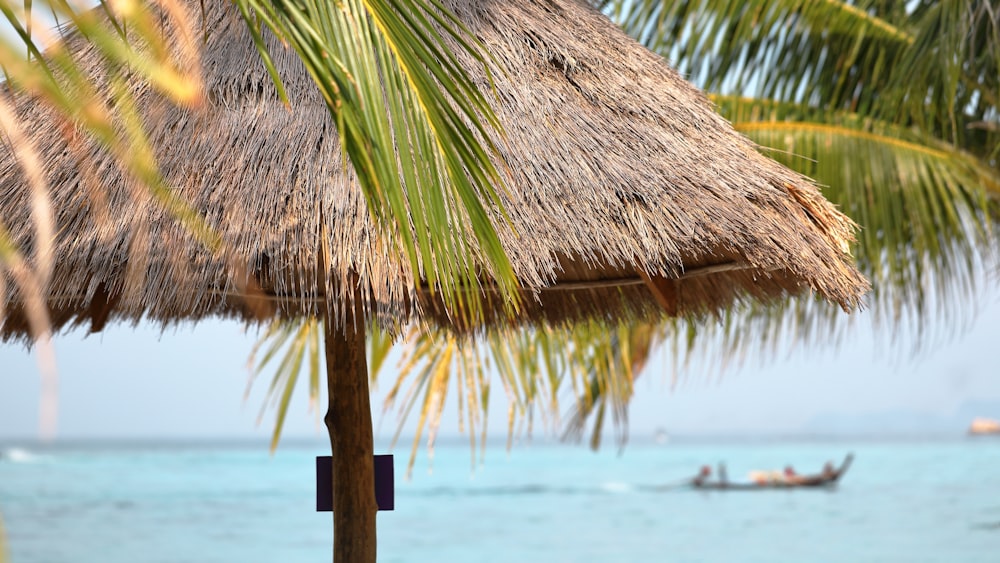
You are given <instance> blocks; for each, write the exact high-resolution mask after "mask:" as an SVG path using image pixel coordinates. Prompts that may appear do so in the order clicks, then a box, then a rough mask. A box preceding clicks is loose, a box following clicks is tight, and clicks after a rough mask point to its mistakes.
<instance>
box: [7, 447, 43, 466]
mask: <svg viewBox="0 0 1000 563" xmlns="http://www.w3.org/2000/svg"><path fill="white" fill-rule="evenodd" d="M39 459H41V456H39V455H37V454H33V453H31V452H29V451H28V450H25V449H22V448H7V449H6V450H0V460H3V461H10V462H13V463H33V462H36V461H38V460H39Z"/></svg>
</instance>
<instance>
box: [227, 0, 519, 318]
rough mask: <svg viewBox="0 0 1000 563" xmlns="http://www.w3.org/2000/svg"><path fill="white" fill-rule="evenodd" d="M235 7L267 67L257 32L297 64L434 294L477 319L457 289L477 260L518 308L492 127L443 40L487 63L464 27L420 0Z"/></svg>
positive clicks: (382, 216) (378, 211) (261, 2)
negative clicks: (503, 237)
mask: <svg viewBox="0 0 1000 563" xmlns="http://www.w3.org/2000/svg"><path fill="white" fill-rule="evenodd" d="M237 5H238V6H240V8H241V10H242V11H243V13H244V17H245V19H246V20H247V24H248V25H249V26H250V28H251V29H252V30H254V31H255V34H257V37H258V47H259V48H260V49H261V53H262V56H263V57H264V59H265V61H269V55H268V53H267V52H266V50H264V49H263V43H262V42H260V41H259V33H260V31H259V30H260V26H261V25H265V26H266V27H267V28H269V29H270V30H271V31H272V32H273V33H275V34H276V35H277V36H278V37H279V38H281V39H282V40H283V41H286V42H287V43H288V44H289V45H291V47H292V48H293V49H295V51H296V52H297V53H298V54H299V56H300V57H301V58H302V60H303V61H304V62H305V65H306V68H307V70H308V71H309V73H310V74H311V75H312V77H313V79H314V81H315V82H316V84H317V86H318V87H319V89H320V91H321V92H322V93H323V96H324V99H325V100H326V102H327V106H328V107H329V109H330V112H331V114H332V115H333V118H334V120H335V122H336V124H337V129H338V132H339V134H340V138H341V143H342V146H343V148H344V151H345V152H346V153H347V155H348V156H349V157H350V161H351V163H352V164H353V166H354V168H355V171H356V172H357V177H358V180H359V184H360V187H361V189H362V190H363V191H364V193H365V197H366V200H367V201H368V205H369V210H370V211H371V213H372V214H373V216H374V217H375V218H376V219H377V221H378V224H380V225H382V226H383V227H384V229H385V232H386V233H387V234H388V235H389V237H388V238H389V239H390V240H393V241H396V242H397V243H398V244H400V245H401V246H402V248H403V249H404V250H405V251H406V254H407V256H408V257H409V260H410V263H411V267H412V269H413V271H414V272H416V273H418V274H419V277H420V278H422V279H423V280H425V281H426V282H427V283H428V284H429V286H430V288H431V290H432V291H435V290H438V289H440V290H441V291H442V294H443V297H444V298H445V301H446V303H447V304H448V305H449V306H450V307H451V308H452V309H453V310H455V311H456V313H457V314H459V315H466V316H468V318H470V319H475V318H478V317H479V316H480V315H481V309H480V307H479V303H478V296H479V293H478V292H475V291H472V292H470V291H465V290H464V288H466V287H467V286H468V285H473V286H476V285H477V284H479V283H480V282H481V280H480V277H479V276H478V275H477V268H478V267H479V266H480V262H481V261H484V262H485V265H486V266H487V268H488V271H487V274H488V276H489V278H491V279H492V280H494V281H496V283H497V284H498V285H499V287H500V289H501V291H502V292H503V294H504V296H505V301H507V302H509V303H510V304H511V307H512V308H513V307H516V303H517V294H516V292H515V288H516V283H517V282H516V279H515V277H514V274H513V270H512V267H511V265H510V262H509V261H508V259H507V257H506V254H505V253H504V250H503V248H502V247H501V245H500V240H499V238H498V236H497V233H496V231H495V230H494V227H493V222H492V221H491V219H500V223H501V224H506V223H504V222H503V220H504V218H505V216H504V215H503V211H502V209H503V208H502V205H501V204H500V199H499V195H498V192H497V191H496V186H501V185H502V181H501V176H500V174H499V173H498V172H497V170H496V169H495V167H494V166H493V164H492V161H491V160H490V156H491V154H493V153H494V152H495V150H496V149H495V147H494V146H493V145H492V143H491V141H490V138H491V134H492V133H493V132H497V131H499V124H498V122H497V121H496V118H495V116H494V114H493V112H492V110H491V109H490V106H489V104H488V103H487V100H486V98H485V96H484V95H483V94H482V93H480V91H479V90H478V88H477V87H476V86H475V85H474V84H473V83H472V80H471V78H470V77H469V75H468V74H467V73H466V71H465V70H463V68H462V67H461V66H459V64H458V61H457V58H456V54H455V53H453V52H452V51H451V50H449V48H447V47H445V46H444V45H443V41H444V37H445V36H448V37H451V38H452V39H457V43H458V45H459V48H460V49H461V50H464V51H465V52H467V53H468V54H471V55H472V56H474V57H476V58H477V59H478V60H480V61H483V58H482V56H481V55H480V54H479V50H478V49H479V46H478V43H477V42H476V40H475V39H474V38H473V37H472V36H471V35H470V34H469V33H468V32H467V31H466V30H465V28H464V26H462V25H461V24H460V23H459V22H458V21H457V20H456V19H455V18H454V17H453V16H451V15H450V14H449V12H447V11H446V10H445V9H444V8H443V7H442V6H441V5H439V4H437V3H435V2H428V1H425V0H396V1H392V2H389V1H386V0H347V1H345V2H341V3H336V4H331V3H329V2H325V1H321V0H316V1H307V2H292V1H282V0H276V1H267V0H239V1H238V2H237ZM439 26H440V27H441V28H443V31H439ZM268 66H269V68H271V69H272V76H273V77H274V78H275V80H276V82H277V83H278V84H279V85H280V77H278V76H277V75H276V74H275V73H274V71H273V65H271V64H270V63H269V62H268ZM484 68H485V67H484ZM292 110H293V111H294V108H292ZM488 206H489V207H491V208H493V209H494V210H499V211H490V210H488V208H487V207H488ZM458 225H469V226H470V227H469V229H470V231H471V232H466V231H465V230H464V229H463V228H457V227H456V226H458ZM470 235H471V236H470ZM470 239H471V240H470ZM473 241H474V242H473ZM418 281H419V280H418Z"/></svg>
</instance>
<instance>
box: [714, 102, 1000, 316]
mask: <svg viewBox="0 0 1000 563" xmlns="http://www.w3.org/2000/svg"><path fill="white" fill-rule="evenodd" d="M715 101H716V103H717V104H718V106H719V109H720V111H721V112H722V113H723V115H725V116H726V117H727V118H728V119H730V120H731V121H732V122H733V124H734V125H735V127H736V128H737V130H739V131H741V132H743V133H744V134H746V135H748V136H749V137H750V138H751V139H753V140H754V141H755V142H757V143H758V144H759V145H761V146H762V147H765V150H766V149H767V148H770V149H774V151H773V152H770V151H769V156H771V157H772V158H775V159H777V160H779V161H781V162H783V163H785V164H786V165H788V166H789V167H791V168H793V169H795V170H798V171H800V172H802V173H803V174H806V175H808V176H810V177H812V178H814V179H816V180H817V182H819V183H820V184H821V185H822V186H824V188H823V194H824V196H826V197H827V198H828V199H830V200H831V201H833V202H834V203H837V204H838V205H840V206H841V208H842V209H843V210H844V211H845V212H846V213H847V214H848V215H849V216H851V217H853V218H854V219H855V220H856V221H857V222H858V223H860V224H861V225H862V229H861V231H860V233H859V235H858V244H857V246H856V249H855V256H856V257H857V259H858V261H859V264H860V266H861V268H862V271H864V272H865V273H866V275H868V276H869V277H870V279H872V281H873V286H874V292H873V296H872V300H871V305H872V307H873V309H874V311H875V313H876V317H877V318H878V317H881V318H884V319H890V320H892V321H898V320H900V319H904V318H908V319H909V320H910V321H911V323H912V325H913V327H918V326H922V325H924V324H925V321H926V320H927V319H928V313H929V311H928V305H929V304H930V303H938V304H940V303H956V302H958V303H960V302H962V300H963V297H964V296H968V295H971V294H972V293H973V291H974V280H975V279H976V277H977V276H976V272H977V270H978V269H979V268H980V266H981V263H982V261H986V262H987V263H989V262H992V261H993V260H995V258H996V255H995V251H994V248H995V245H994V242H995V240H994V239H995V236H994V235H995V233H994V222H993V219H992V213H991V209H992V208H993V206H994V205H995V203H994V200H993V199H992V198H991V197H990V195H989V194H991V193H992V194H994V196H996V195H1000V174H998V173H997V172H996V171H995V170H992V169H990V168H988V167H986V166H984V165H983V164H982V163H981V162H980V161H979V160H978V159H976V158H975V157H974V156H972V155H970V154H968V153H965V152H964V151H962V150H960V149H958V148H956V147H954V146H953V145H951V144H948V143H945V142H942V141H940V140H938V139H936V138H934V137H932V136H929V135H926V134H922V133H920V131H919V130H916V129H912V128H906V129H904V128H900V127H898V126H894V125H892V124H889V123H884V122H880V121H877V120H873V119H871V118H866V117H864V116H861V115H858V114H853V113H847V112H824V111H819V110H814V109H811V108H809V107H807V106H803V105H801V104H789V103H778V102H771V101H766V100H755V99H746V98H738V97H722V96H718V97H716V98H715ZM929 291H933V292H935V299H929V298H928V292H929Z"/></svg>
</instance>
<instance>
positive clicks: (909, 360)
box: [0, 294, 1000, 439]
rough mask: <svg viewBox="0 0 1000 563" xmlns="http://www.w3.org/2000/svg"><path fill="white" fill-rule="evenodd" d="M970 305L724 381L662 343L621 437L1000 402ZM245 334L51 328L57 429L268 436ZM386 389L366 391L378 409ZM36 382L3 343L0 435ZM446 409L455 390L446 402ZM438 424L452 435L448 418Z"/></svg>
mask: <svg viewBox="0 0 1000 563" xmlns="http://www.w3.org/2000/svg"><path fill="white" fill-rule="evenodd" d="M980 309H981V310H980V313H979V315H978V317H977V318H976V319H975V321H974V322H973V323H972V324H971V326H970V328H969V329H968V330H967V331H965V332H962V333H960V334H958V335H956V336H955V337H954V338H952V339H950V340H949V341H947V342H945V343H943V344H941V343H940V342H939V343H938V345H936V346H934V347H927V348H925V349H924V350H922V351H921V352H920V353H918V354H915V355H912V356H911V355H910V354H909V353H908V350H909V344H908V343H907V342H901V343H897V344H896V348H894V350H895V353H889V354H887V353H885V349H889V348H890V343H889V341H888V339H885V338H882V339H876V338H874V337H873V334H872V331H871V330H870V329H869V328H868V323H867V322H866V321H865V320H864V319H859V320H860V321H861V322H859V323H858V328H857V329H856V330H854V331H853V332H852V334H851V336H850V337H848V338H846V339H845V340H844V341H843V342H842V343H841V345H840V346H839V347H837V348H832V347H827V348H819V349H817V348H807V349H799V350H789V351H786V352H785V353H783V354H782V355H781V356H782V357H781V358H779V359H778V360H775V361H772V362H769V363H767V364H764V365H759V364H758V363H756V362H755V363H753V364H751V365H746V366H743V367H742V368H740V369H731V370H729V371H727V372H726V373H725V374H724V375H723V376H722V377H721V378H720V377H719V376H718V375H717V374H716V375H712V374H709V375H706V374H704V373H702V372H700V371H699V370H698V368H697V366H695V367H694V368H693V369H692V370H690V372H689V373H688V374H687V376H686V377H685V378H683V379H682V380H681V381H679V382H678V384H677V385H676V386H675V387H674V388H673V389H671V384H670V377H671V371H670V368H669V367H668V366H669V362H668V361H667V356H666V353H665V352H661V353H660V354H659V355H658V356H657V357H656V358H657V359H656V360H655V361H654V362H653V363H652V364H651V365H650V367H649V368H648V369H647V371H646V372H645V373H644V374H643V376H642V378H641V379H640V381H639V382H638V383H637V386H638V389H637V398H636V399H635V401H634V403H633V408H632V414H631V428H632V435H633V436H634V437H636V438H642V437H646V436H649V435H650V434H651V433H652V432H653V431H654V429H656V428H660V427H662V428H664V429H666V430H668V431H669V432H671V433H677V434H700V433H745V432H766V433H794V432H796V431H800V430H801V429H802V428H803V426H804V425H806V424H808V423H809V421H810V420H812V419H813V418H814V417H816V416H817V415H821V414H824V413H856V414H864V413H873V412H879V411H885V410H896V409H901V410H912V411H920V412H925V413H931V414H938V415H942V416H946V415H948V414H950V413H953V412H954V410H955V409H956V408H957V407H958V406H959V405H961V404H962V403H963V402H967V401H972V400H980V401H1000V373H998V372H1000V368H998V367H997V360H996V351H995V350H994V348H993V347H994V346H997V345H998V341H997V334H1000V331H998V330H997V329H998V328H1000V302H998V298H997V296H996V295H995V294H993V295H989V296H987V297H985V298H984V299H983V306H982V307H981V308H980ZM860 314H861V315H865V314H866V313H864V312H862V313H860ZM254 340H255V336H254V335H253V334H246V333H245V332H244V330H243V327H242V325H241V324H239V323H235V322H206V323H202V324H200V325H197V326H193V325H184V326H182V327H181V328H179V329H170V330H168V331H167V332H165V333H163V334H162V335H161V334H160V331H159V329H158V328H154V327H149V326H140V327H139V328H136V329H133V328H131V327H128V326H113V327H109V328H108V329H107V330H106V332H105V333H104V334H100V335H94V336H89V337H86V338H84V337H83V332H81V331H78V332H73V333H69V334H64V335H61V336H60V337H58V338H57V339H56V350H57V355H58V362H59V377H60V387H59V397H60V410H59V436H60V437H63V438H70V437H77V438H79V437H102V438H116V437H118V438H127V437H132V438H144V437H205V438H214V437H266V436H268V435H269V432H270V430H271V424H272V420H273V412H271V411H269V412H268V413H267V414H266V415H265V418H264V420H263V422H262V424H261V425H260V426H257V425H256V419H257V414H258V412H259V410H260V406H261V401H262V394H263V391H264V386H265V385H264V384H266V382H261V383H259V384H258V385H257V386H256V387H255V392H254V393H252V394H251V396H250V398H249V399H248V400H246V401H244V390H245V389H246V385H247V378H248V372H247V369H246V360H247V357H248V354H249V352H250V349H251V347H252V345H253V342H254ZM877 347H878V348H882V350H877V349H876V348H877ZM386 375H387V376H391V375H392V371H391V369H390V371H388V372H386ZM390 379H391V378H390V377H386V381H389V380H390ZM386 386H387V384H383V388H382V389H379V390H376V391H375V392H374V395H373V399H372V401H373V407H374V408H375V410H376V411H380V406H381V401H382V397H383V396H384V392H385V388H386ZM38 388H39V378H38V371H37V368H36V366H35V358H34V357H33V355H32V353H30V352H28V351H26V350H25V349H24V348H23V347H21V346H20V345H10V344H7V345H0V439H2V438H8V439H9V438H29V437H33V436H35V435H36V433H37V416H38V415H37V413H38ZM493 397H494V399H493V403H492V404H493V409H492V412H493V415H492V416H491V422H490V428H491V432H490V436H491V437H503V436H504V432H505V425H504V424H503V422H504V413H505V412H506V400H505V398H504V396H503V392H502V391H501V390H500V389H499V386H498V387H497V388H496V392H494V393H493ZM297 399H298V401H297V404H296V405H295V406H293V408H292V410H291V411H290V414H289V416H288V421H287V423H286V431H285V435H286V436H299V437H304V436H318V435H322V432H320V431H318V430H317V428H316V423H315V418H314V417H313V415H311V414H309V413H307V406H306V401H305V388H304V387H300V389H299V391H298V393H297ZM453 410H454V402H453V401H452V402H451V403H450V404H449V405H448V411H449V412H451V411H453ZM982 414H984V415H992V416H1000V413H982ZM379 420H380V417H379V416H378V415H376V425H377V428H376V432H377V435H379V436H381V437H383V438H385V437H389V436H390V435H391V433H392V431H393V430H394V429H395V424H396V420H397V419H396V417H395V415H394V414H390V415H387V416H386V417H385V418H384V419H383V420H382V422H381V425H380V426H378V425H379ZM443 432H444V433H447V434H454V433H456V432H457V426H456V424H455V422H454V417H453V416H452V417H451V418H450V419H447V420H445V423H444V427H443ZM538 434H539V432H538V431H536V435H538Z"/></svg>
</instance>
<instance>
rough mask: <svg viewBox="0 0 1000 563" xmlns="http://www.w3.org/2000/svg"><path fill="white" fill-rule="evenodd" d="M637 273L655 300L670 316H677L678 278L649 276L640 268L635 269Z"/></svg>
mask: <svg viewBox="0 0 1000 563" xmlns="http://www.w3.org/2000/svg"><path fill="white" fill-rule="evenodd" d="M636 271H637V272H638V273H639V277H641V278H642V281H643V282H645V283H646V287H647V288H649V291H650V292H652V293H653V297H655V298H656V302H657V303H659V304H660V307H663V310H664V311H666V313H667V314H668V315H670V316H671V317H676V316H677V311H678V306H677V305H678V303H677V283H678V280H676V279H671V278H665V277H663V276H659V275H653V276H650V275H649V274H647V273H646V272H644V271H642V270H636Z"/></svg>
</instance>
